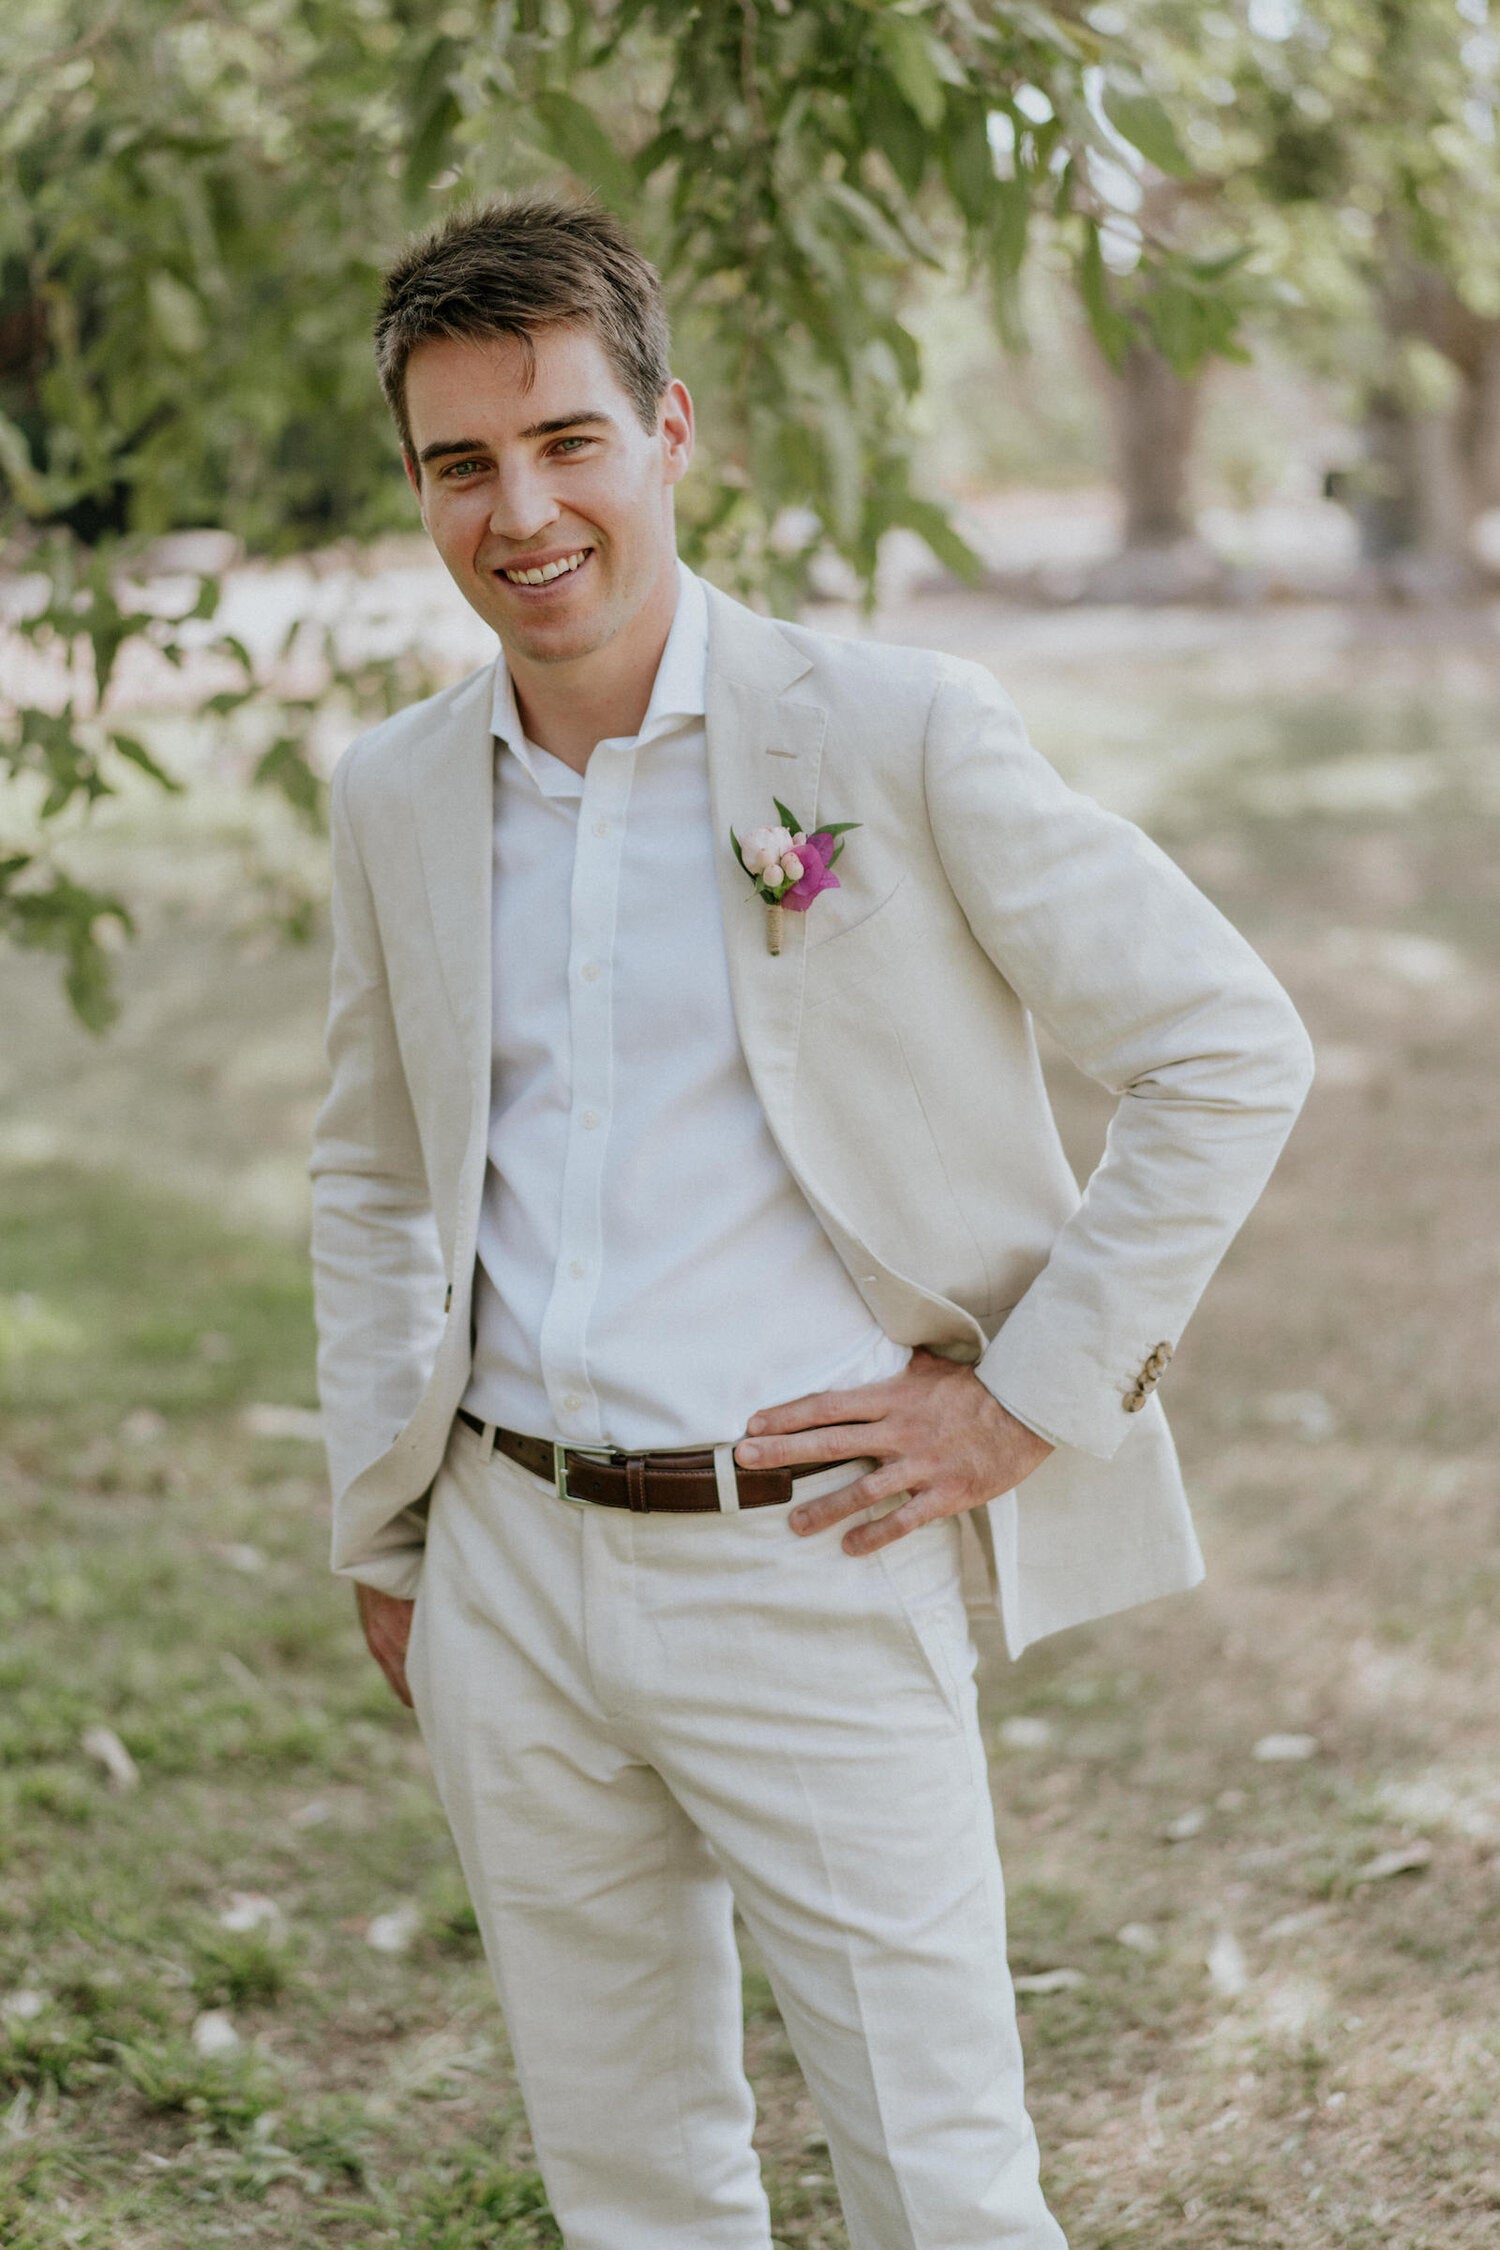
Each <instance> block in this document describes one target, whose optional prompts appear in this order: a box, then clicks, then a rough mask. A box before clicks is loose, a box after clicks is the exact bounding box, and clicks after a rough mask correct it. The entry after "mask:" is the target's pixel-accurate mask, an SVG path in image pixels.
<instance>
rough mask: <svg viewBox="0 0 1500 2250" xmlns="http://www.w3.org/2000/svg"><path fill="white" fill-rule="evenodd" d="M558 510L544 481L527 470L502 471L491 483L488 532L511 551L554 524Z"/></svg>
mask: <svg viewBox="0 0 1500 2250" xmlns="http://www.w3.org/2000/svg"><path fill="white" fill-rule="evenodd" d="M559 513H560V510H559V508H558V505H557V502H556V500H555V499H554V498H553V497H552V494H551V493H550V492H549V491H548V489H547V485H546V483H545V480H544V479H542V478H541V477H538V476H536V475H534V474H533V473H532V472H531V471H530V470H528V469H512V470H510V471H509V472H506V471H505V470H502V471H501V473H500V475H499V476H498V477H497V478H496V480H495V499H494V505H493V506H492V508H491V509H490V530H491V532H492V533H493V534H494V536H495V538H497V539H504V540H505V541H506V542H507V543H508V544H509V545H511V546H513V547H519V546H524V545H525V544H526V542H527V541H528V540H531V539H535V538H536V537H537V535H538V533H539V532H543V531H545V530H546V529H547V527H548V526H549V524H554V523H556V521H557V518H558V515H559Z"/></svg>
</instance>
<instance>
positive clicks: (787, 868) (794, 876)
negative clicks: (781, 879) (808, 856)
mask: <svg viewBox="0 0 1500 2250" xmlns="http://www.w3.org/2000/svg"><path fill="white" fill-rule="evenodd" d="M781 866H782V872H783V873H784V874H785V876H786V879H787V881H788V882H789V883H800V882H801V880H802V862H801V860H800V859H799V858H798V857H797V854H796V853H795V852H783V853H782V855H781Z"/></svg>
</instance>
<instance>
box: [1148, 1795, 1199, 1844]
mask: <svg viewBox="0 0 1500 2250" xmlns="http://www.w3.org/2000/svg"><path fill="white" fill-rule="evenodd" d="M1207 1818H1208V1813H1207V1811H1206V1809H1205V1808H1204V1806H1202V1805H1194V1806H1193V1807H1192V1809H1191V1811H1189V1812H1184V1813H1179V1814H1178V1815H1177V1818H1176V1819H1175V1820H1169V1821H1168V1822H1167V1824H1166V1826H1165V1828H1163V1829H1161V1830H1159V1831H1158V1833H1159V1834H1160V1835H1161V1837H1162V1839H1163V1841H1164V1842H1166V1843H1168V1844H1185V1843H1187V1842H1188V1840H1189V1838H1190V1837H1193V1836H1196V1835H1198V1834H1199V1833H1200V1831H1201V1830H1202V1827H1203V1824H1204V1822H1205V1821H1206V1820H1207Z"/></svg>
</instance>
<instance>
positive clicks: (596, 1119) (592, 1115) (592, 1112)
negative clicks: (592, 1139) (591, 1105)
mask: <svg viewBox="0 0 1500 2250" xmlns="http://www.w3.org/2000/svg"><path fill="white" fill-rule="evenodd" d="M578 1122H579V1124H580V1125H581V1126H582V1127H583V1129H584V1131H585V1132H586V1133H592V1132H593V1130H594V1128H595V1126H597V1125H602V1124H603V1122H604V1120H603V1119H602V1118H601V1117H600V1115H599V1112H598V1110H597V1109H586V1110H585V1111H584V1113H583V1115H582V1117H580V1118H579V1120H578Z"/></svg>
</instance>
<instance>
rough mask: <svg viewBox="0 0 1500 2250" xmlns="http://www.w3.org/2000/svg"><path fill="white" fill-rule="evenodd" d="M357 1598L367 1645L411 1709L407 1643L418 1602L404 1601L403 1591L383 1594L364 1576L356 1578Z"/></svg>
mask: <svg viewBox="0 0 1500 2250" xmlns="http://www.w3.org/2000/svg"><path fill="white" fill-rule="evenodd" d="M354 1599H355V1602H356V1605H357V1606H358V1609H359V1621H360V1624H361V1625H362V1626H363V1627H364V1632H365V1646H366V1647H367V1648H368V1649H369V1651H370V1654H371V1655H372V1656H373V1657H374V1659H375V1661H376V1663H377V1664H378V1665H379V1666H380V1669H381V1671H382V1672H384V1674H385V1676H386V1678H387V1679H388V1680H389V1681H390V1683H391V1686H392V1687H393V1688H394V1689H395V1691H396V1693H397V1694H398V1695H399V1696H400V1698H401V1700H402V1702H403V1703H404V1704H405V1705H406V1707H407V1709H408V1710H410V1709H411V1689H410V1688H409V1687H408V1686H407V1684H406V1644H407V1641H408V1640H409V1639H410V1637H411V1613H412V1611H413V1610H414V1609H415V1608H416V1606H417V1605H416V1603H415V1602H405V1601H403V1600H402V1599H401V1597H400V1595H399V1594H382V1593H381V1591H380V1589H379V1587H378V1586H366V1585H365V1584H364V1583H363V1582H362V1581H361V1580H356V1581H355V1586H354Z"/></svg>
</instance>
